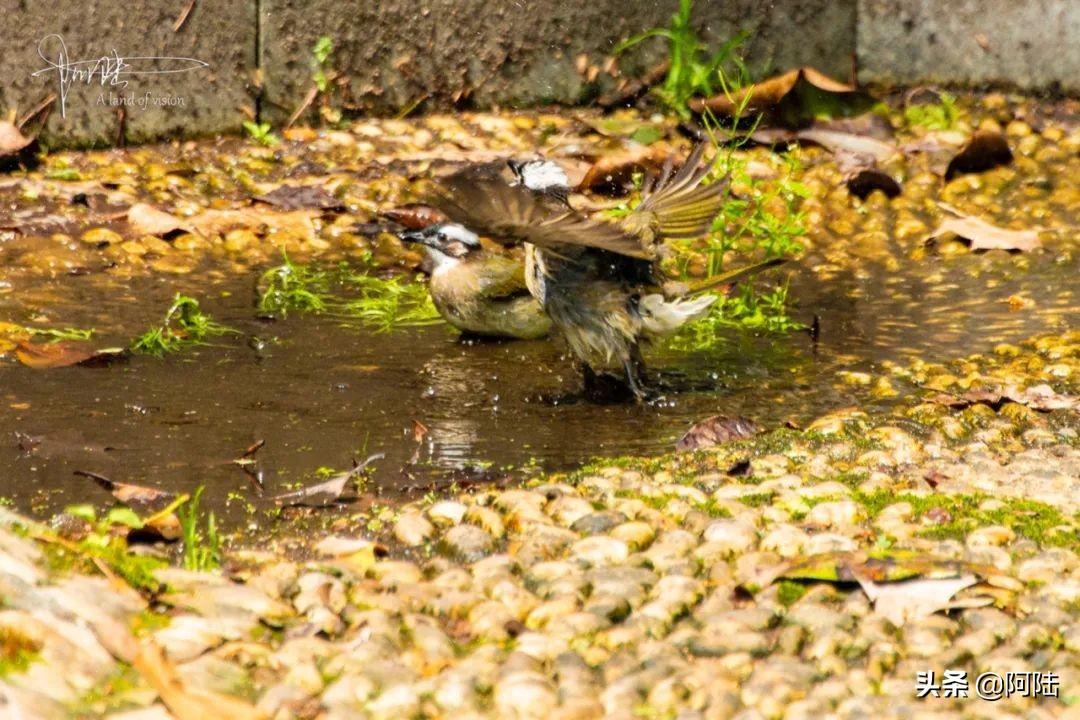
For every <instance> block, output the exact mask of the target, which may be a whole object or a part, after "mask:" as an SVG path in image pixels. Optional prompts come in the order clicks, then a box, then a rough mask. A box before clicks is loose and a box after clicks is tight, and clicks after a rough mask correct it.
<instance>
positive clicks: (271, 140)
mask: <svg viewBox="0 0 1080 720" xmlns="http://www.w3.org/2000/svg"><path fill="white" fill-rule="evenodd" d="M244 130H246V131H247V134H248V137H250V138H251V139H252V140H254V141H255V142H257V143H259V144H260V145H265V146H267V147H273V146H274V145H277V144H278V143H280V142H281V139H280V138H278V136H277V135H275V134H274V132H273V128H272V127H270V123H256V122H251V121H250V120H245V121H244Z"/></svg>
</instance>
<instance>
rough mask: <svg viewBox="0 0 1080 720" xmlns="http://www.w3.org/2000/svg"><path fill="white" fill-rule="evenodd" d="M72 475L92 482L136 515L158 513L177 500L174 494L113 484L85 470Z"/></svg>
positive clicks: (111, 481)
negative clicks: (136, 513)
mask: <svg viewBox="0 0 1080 720" xmlns="http://www.w3.org/2000/svg"><path fill="white" fill-rule="evenodd" d="M74 474H75V475H78V476H79V477H84V478H89V479H90V480H93V481H94V482H95V483H97V484H98V485H99V486H100V487H101V488H102V489H104V490H105V491H107V492H108V493H109V494H110V495H112V496H113V497H114V498H115V499H116V500H117V501H119V502H121V503H123V504H124V505H127V506H128V507H130V508H131V509H132V510H134V511H136V512H138V513H157V512H160V511H161V510H163V509H165V508H166V507H168V505H169V504H170V503H172V502H173V501H174V500H176V498H177V495H176V493H173V492H169V491H167V490H159V489H157V488H152V487H144V486H142V485H131V484H128V483H121V482H115V481H113V480H110V479H109V478H107V477H105V476H104V475H99V474H98V473H93V472H89V471H87V470H76V471H75V472H74Z"/></svg>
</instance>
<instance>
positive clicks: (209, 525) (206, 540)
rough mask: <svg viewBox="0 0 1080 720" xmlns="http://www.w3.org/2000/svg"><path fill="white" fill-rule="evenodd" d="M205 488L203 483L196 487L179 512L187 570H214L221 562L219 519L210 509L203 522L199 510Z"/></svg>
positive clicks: (184, 562) (184, 563) (184, 560)
mask: <svg viewBox="0 0 1080 720" xmlns="http://www.w3.org/2000/svg"><path fill="white" fill-rule="evenodd" d="M204 489H205V488H204V486H202V485H200V486H199V487H198V488H196V489H195V492H194V493H192V495H191V499H190V500H188V503H187V505H186V506H185V507H183V508H181V509H180V511H179V512H178V513H177V516H178V517H179V518H180V529H181V532H182V538H183V542H184V551H183V553H184V554H183V565H184V568H185V569H187V570H213V569H214V568H216V567H218V566H219V565H220V564H221V538H220V536H219V535H218V531H217V520H216V518H215V517H214V513H213V511H210V512H208V513H207V514H206V520H205V522H202V518H201V515H200V512H199V502H200V501H201V500H202V494H203V490H204ZM200 525H201V526H203V527H200Z"/></svg>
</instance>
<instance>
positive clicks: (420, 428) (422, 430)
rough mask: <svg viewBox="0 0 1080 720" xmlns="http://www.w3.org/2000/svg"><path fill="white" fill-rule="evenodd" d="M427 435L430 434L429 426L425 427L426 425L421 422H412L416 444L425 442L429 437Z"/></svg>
mask: <svg viewBox="0 0 1080 720" xmlns="http://www.w3.org/2000/svg"><path fill="white" fill-rule="evenodd" d="M427 434H428V426H427V425H425V424H424V423H422V422H420V421H419V420H415V419H414V420H413V421H412V436H413V440H414V441H416V442H423V441H424V438H425V437H427Z"/></svg>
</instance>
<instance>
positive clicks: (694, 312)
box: [638, 293, 716, 335]
mask: <svg viewBox="0 0 1080 720" xmlns="http://www.w3.org/2000/svg"><path fill="white" fill-rule="evenodd" d="M714 302H716V296H715V295H701V296H698V297H693V298H684V299H681V300H666V299H664V296H663V295H660V294H659V293H656V294H652V295H645V296H644V297H642V298H641V299H640V300H639V301H638V316H639V317H640V318H641V327H642V329H643V330H644V331H645V333H646V334H647V335H670V334H671V333H673V332H675V331H676V330H678V329H679V328H681V327H682V326H683V325H685V324H686V323H688V322H690V321H691V320H697V319H698V318H699V317H701V316H702V315H704V314H705V313H706V312H708V310H709V306H710V305H712V304H713V303H714Z"/></svg>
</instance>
